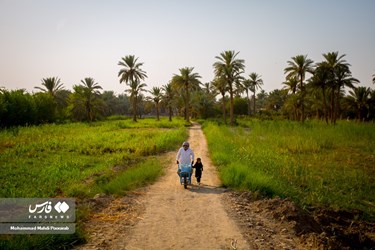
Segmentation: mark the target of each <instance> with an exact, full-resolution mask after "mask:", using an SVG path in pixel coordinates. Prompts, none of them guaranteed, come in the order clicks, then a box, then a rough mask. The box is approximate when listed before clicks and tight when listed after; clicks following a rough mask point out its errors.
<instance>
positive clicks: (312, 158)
mask: <svg viewBox="0 0 375 250" xmlns="http://www.w3.org/2000/svg"><path fill="white" fill-rule="evenodd" d="M238 122H239V126H238V127H226V126H218V125H217V124H215V123H212V122H206V123H204V131H205V134H206V135H207V139H208V144H209V149H210V152H211V155H212V157H213V161H214V162H215V164H217V166H218V167H219V172H220V175H221V179H222V181H223V184H224V185H226V186H230V187H233V188H238V189H246V190H253V191H259V192H261V193H263V194H265V195H268V196H275V195H278V196H281V197H291V198H292V199H293V200H294V201H296V202H297V203H299V204H300V205H301V206H306V207H310V206H315V207H316V206H323V207H330V208H333V209H346V210H353V209H358V210H361V211H364V213H365V214H364V217H366V218H370V219H371V220H373V219H374V218H375V207H374V204H375V192H374V190H375V126H374V125H373V124H358V123H348V122H340V123H338V124H337V125H336V126H328V125H325V124H324V123H320V122H317V121H310V122H306V123H305V124H300V123H298V122H291V121H258V120H238Z"/></svg>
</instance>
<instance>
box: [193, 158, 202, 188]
mask: <svg viewBox="0 0 375 250" xmlns="http://www.w3.org/2000/svg"><path fill="white" fill-rule="evenodd" d="M193 168H195V177H196V178H197V182H198V184H199V185H200V184H201V177H202V171H203V164H202V161H201V158H197V162H196V163H195V164H194V166H193Z"/></svg>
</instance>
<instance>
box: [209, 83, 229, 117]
mask: <svg viewBox="0 0 375 250" xmlns="http://www.w3.org/2000/svg"><path fill="white" fill-rule="evenodd" d="M212 86H213V88H214V89H216V90H217V91H218V92H219V93H220V94H221V100H222V109H223V120H224V124H227V115H226V114H227V112H226V108H225V106H226V104H225V93H226V92H227V91H228V87H227V82H226V80H225V78H224V77H216V78H215V79H214V80H213V81H212Z"/></svg>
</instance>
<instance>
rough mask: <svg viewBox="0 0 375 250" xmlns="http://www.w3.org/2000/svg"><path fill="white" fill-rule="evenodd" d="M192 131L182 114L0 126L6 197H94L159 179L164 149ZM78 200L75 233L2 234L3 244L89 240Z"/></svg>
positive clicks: (43, 245) (0, 187) (66, 244)
mask: <svg viewBox="0 0 375 250" xmlns="http://www.w3.org/2000/svg"><path fill="white" fill-rule="evenodd" d="M186 137H187V130H186V128H185V127H184V121H183V120H182V119H174V120H173V122H169V121H168V120H167V119H166V118H163V119H161V120H160V122H156V121H155V120H154V119H141V120H139V122H133V121H132V120H130V119H125V120H110V121H105V122H93V123H89V124H87V123H71V124H65V125H55V124H49V125H43V126H38V127H36V126H34V127H15V128H13V129H8V130H3V131H0V166H1V168H0V197H23V198H26V197H55V196H64V197H75V198H78V199H85V198H92V197H93V196H95V194H97V193H107V194H118V195H121V194H124V192H126V191H128V190H131V189H133V188H137V187H139V186H142V185H146V184H147V183H150V182H153V181H154V180H155V179H156V178H157V177H158V176H160V175H161V174H162V173H163V166H164V164H162V162H163V159H160V158H159V157H157V155H158V154H160V153H163V152H165V151H167V150H175V149H176V148H177V147H178V145H180V143H181V141H184V140H185V139H186ZM88 209H89V208H87V207H84V206H81V205H80V204H78V208H77V213H76V214H77V217H78V218H79V219H77V229H76V233H75V234H73V235H19V236H9V237H8V236H1V238H0V248H1V249H15V248H17V249H51V248H72V244H77V243H79V242H82V241H84V235H83V231H82V230H81V229H80V227H81V224H80V222H81V221H82V220H83V219H84V217H85V216H87V215H85V214H87V213H88V212H87V211H86V210H88Z"/></svg>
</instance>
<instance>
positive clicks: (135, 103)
mask: <svg viewBox="0 0 375 250" xmlns="http://www.w3.org/2000/svg"><path fill="white" fill-rule="evenodd" d="M133 121H135V122H136V121H137V96H135V97H134V98H133Z"/></svg>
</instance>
